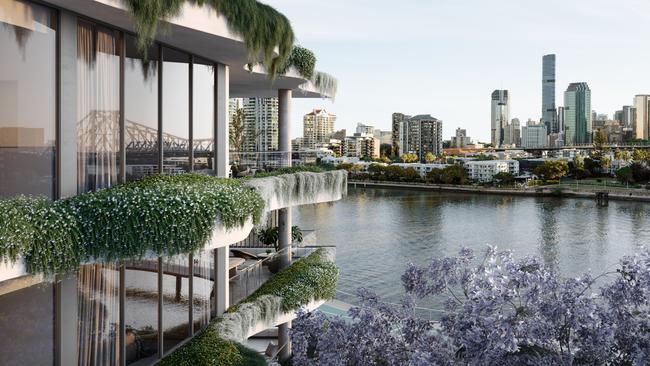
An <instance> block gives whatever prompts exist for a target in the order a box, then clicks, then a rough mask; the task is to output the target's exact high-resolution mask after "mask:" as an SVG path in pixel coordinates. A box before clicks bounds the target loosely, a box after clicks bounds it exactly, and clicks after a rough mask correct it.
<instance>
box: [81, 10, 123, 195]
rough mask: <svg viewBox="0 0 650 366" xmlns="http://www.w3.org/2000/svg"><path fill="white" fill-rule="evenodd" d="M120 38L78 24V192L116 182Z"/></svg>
mask: <svg viewBox="0 0 650 366" xmlns="http://www.w3.org/2000/svg"><path fill="white" fill-rule="evenodd" d="M119 73H120V61H119V56H118V52H117V40H116V37H115V35H114V34H113V32H112V31H110V30H103V29H101V28H98V27H96V26H94V25H92V24H89V23H83V22H80V23H79V24H78V26H77V121H78V122H77V151H78V156H77V183H78V184H77V191H78V193H84V192H88V191H95V190H98V189H102V188H106V187H110V186H111V185H114V184H116V183H117V174H118V153H119V146H120V144H119V142H120V140H119V136H120V134H119V119H120V118H119V117H120V115H119V113H120V104H119V97H120V95H119V92H120V91H119Z"/></svg>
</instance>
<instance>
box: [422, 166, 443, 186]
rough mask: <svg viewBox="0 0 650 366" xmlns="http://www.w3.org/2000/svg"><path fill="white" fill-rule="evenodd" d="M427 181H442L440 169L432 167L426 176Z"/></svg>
mask: <svg viewBox="0 0 650 366" xmlns="http://www.w3.org/2000/svg"><path fill="white" fill-rule="evenodd" d="M426 180H427V182H430V183H442V169H438V168H433V169H431V171H430V172H428V173H427V176H426Z"/></svg>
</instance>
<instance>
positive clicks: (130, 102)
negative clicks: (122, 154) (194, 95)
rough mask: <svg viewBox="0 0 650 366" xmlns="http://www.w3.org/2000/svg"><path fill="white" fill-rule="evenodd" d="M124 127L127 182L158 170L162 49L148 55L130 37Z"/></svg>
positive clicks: (150, 50) (149, 51)
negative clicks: (160, 60)
mask: <svg viewBox="0 0 650 366" xmlns="http://www.w3.org/2000/svg"><path fill="white" fill-rule="evenodd" d="M125 41H126V57H125V65H124V119H125V120H124V125H125V126H124V127H125V129H126V131H125V136H126V180H127V181H133V180H137V179H140V178H143V177H146V176H148V175H151V174H154V173H156V172H157V171H158V146H159V145H158V65H159V63H158V46H152V47H150V49H149V50H148V52H147V55H146V56H145V55H144V54H143V53H142V52H140V51H139V50H138V47H137V46H136V39H135V37H134V36H131V35H126V36H125Z"/></svg>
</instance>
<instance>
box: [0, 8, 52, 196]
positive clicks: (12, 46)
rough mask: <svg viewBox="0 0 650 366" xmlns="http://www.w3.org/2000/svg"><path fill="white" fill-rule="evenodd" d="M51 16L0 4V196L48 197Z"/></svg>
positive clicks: (44, 11) (47, 12) (43, 11)
mask: <svg viewBox="0 0 650 366" xmlns="http://www.w3.org/2000/svg"><path fill="white" fill-rule="evenodd" d="M56 29H57V27H56V13H55V12H54V11H52V10H50V9H47V8H45V7H42V6H38V5H33V4H30V3H27V2H23V1H15V0H4V1H0V65H1V66H0V197H10V196H14V195H17V194H28V195H43V196H46V197H49V198H52V197H53V196H54V146H55V124H56V122H55V121H56V120H55V116H56V108H55V103H56V94H55V93H56V86H55V82H56V72H55V67H56V63H55V60H56Z"/></svg>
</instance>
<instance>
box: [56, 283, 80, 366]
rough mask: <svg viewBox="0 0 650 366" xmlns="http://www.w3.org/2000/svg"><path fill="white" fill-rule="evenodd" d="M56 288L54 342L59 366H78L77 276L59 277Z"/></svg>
mask: <svg viewBox="0 0 650 366" xmlns="http://www.w3.org/2000/svg"><path fill="white" fill-rule="evenodd" d="M56 280H57V282H56V284H55V288H54V291H55V292H54V301H55V304H56V305H55V311H56V317H55V319H56V321H55V323H54V338H55V339H54V341H55V345H56V353H55V357H56V359H55V362H54V364H55V365H57V366H66V365H76V364H77V357H78V355H77V352H78V349H77V321H78V314H77V276H76V275H74V274H73V275H62V276H57V279H56Z"/></svg>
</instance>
